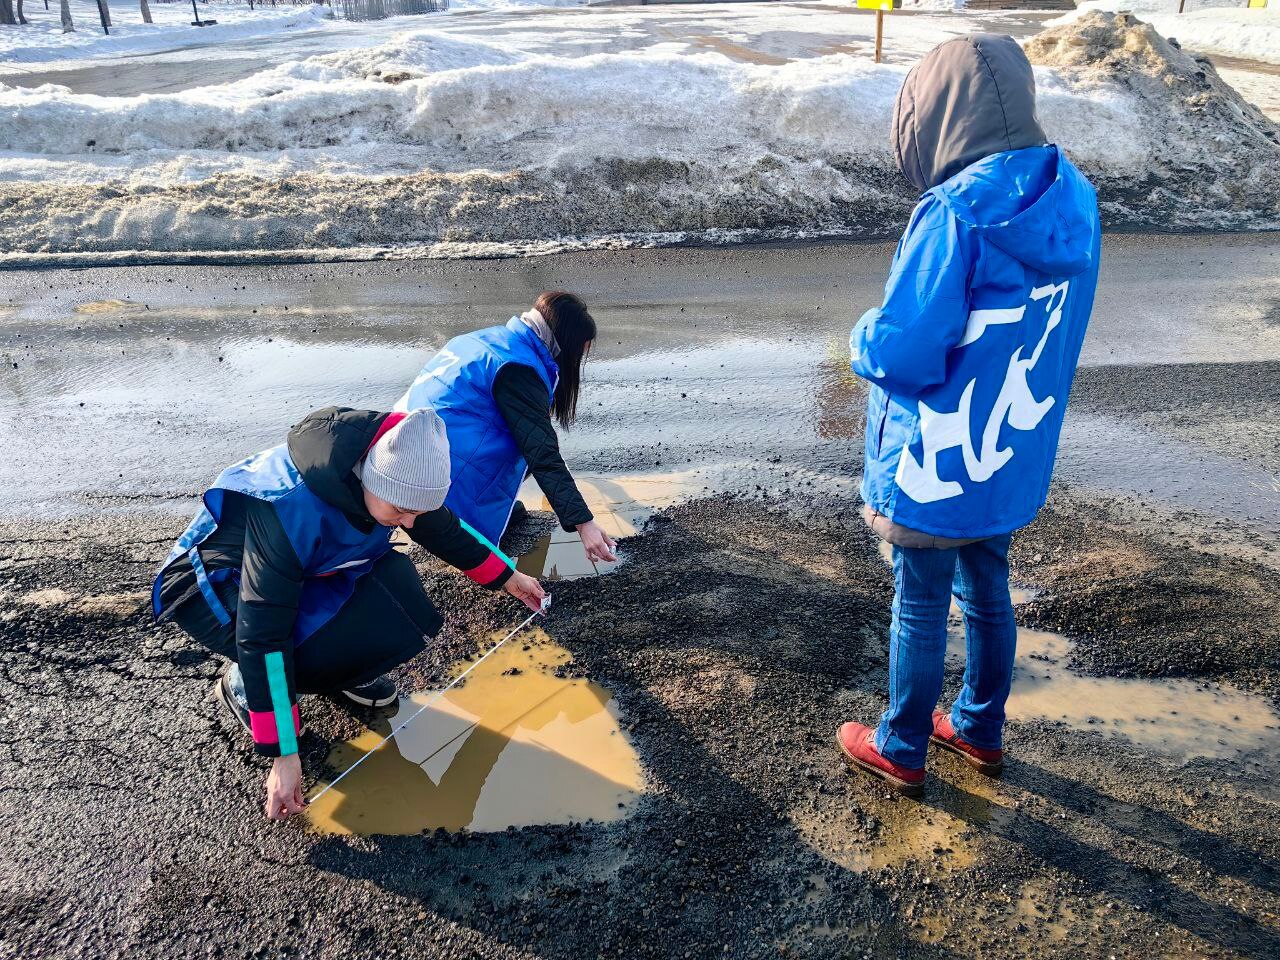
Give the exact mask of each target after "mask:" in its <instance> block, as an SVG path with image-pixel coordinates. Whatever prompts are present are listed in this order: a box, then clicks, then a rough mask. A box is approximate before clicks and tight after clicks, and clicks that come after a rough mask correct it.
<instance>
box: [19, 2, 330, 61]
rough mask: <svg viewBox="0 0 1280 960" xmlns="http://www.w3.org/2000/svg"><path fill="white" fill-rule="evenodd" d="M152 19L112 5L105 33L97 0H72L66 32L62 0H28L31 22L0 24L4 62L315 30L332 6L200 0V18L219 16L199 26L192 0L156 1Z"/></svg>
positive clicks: (134, 9)
mask: <svg viewBox="0 0 1280 960" xmlns="http://www.w3.org/2000/svg"><path fill="white" fill-rule="evenodd" d="M149 6H150V9H151V19H152V22H151V23H143V22H142V14H141V12H140V9H139V6H138V4H136V3H121V2H119V0H116V2H115V3H112V4H110V10H111V28H110V29H111V33H110V34H109V35H104V34H103V32H102V25H101V21H100V19H99V16H98V8H97V4H96V3H89V2H86V0H71V3H70V7H71V16H72V20H73V22H74V24H75V30H74V32H72V33H63V32H62V20H61V18H60V16H59V10H58V2H57V0H50V3H49V9H48V10H45V9H44V6H43V4H39V3H35V2H32V0H28V2H27V3H26V4H25V13H26V17H27V19H28V20H29V21H31V22H30V23H29V24H27V25H25V26H18V27H0V63H15V64H16V63H49V62H54V61H58V60H73V59H74V60H80V59H92V58H101V57H117V56H132V55H137V54H140V53H150V52H153V51H157V50H176V49H181V48H184V47H192V46H204V47H214V46H216V45H217V44H219V43H224V42H226V41H227V40H230V39H233V38H240V39H242V38H246V37H261V36H267V35H269V34H272V33H278V32H280V31H284V30H307V29H314V28H315V27H317V26H318V25H319V24H320V23H321V21H323V19H324V18H325V16H326V15H327V13H328V8H327V7H323V6H318V5H315V4H310V3H308V4H304V5H299V6H275V7H272V6H258V7H257V9H255V10H250V9H249V5H248V4H247V3H201V4H199V5H198V6H199V9H200V19H201V20H217V21H218V22H217V23H216V24H214V25H213V26H208V27H194V26H192V25H191V24H192V21H193V19H194V16H193V14H192V10H191V4H190V3H189V2H187V3H180V2H175V3H162V2H158V0H152V2H151V3H150V4H149Z"/></svg>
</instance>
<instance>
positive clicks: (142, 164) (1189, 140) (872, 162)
mask: <svg viewBox="0 0 1280 960" xmlns="http://www.w3.org/2000/svg"><path fill="white" fill-rule="evenodd" d="M1031 53H1032V57H1033V60H1034V61H1037V62H1039V63H1042V64H1044V65H1045V66H1043V67H1041V68H1038V70H1037V78H1038V83H1039V86H1040V111H1041V118H1042V120H1043V122H1044V125H1045V127H1046V129H1047V130H1048V131H1049V133H1050V135H1051V136H1052V137H1053V138H1054V139H1055V140H1056V141H1057V142H1059V143H1061V144H1063V145H1064V146H1065V147H1066V149H1067V150H1068V151H1069V153H1070V154H1071V156H1072V157H1073V158H1074V159H1075V160H1076V162H1077V163H1079V164H1080V166H1081V167H1082V168H1083V169H1084V170H1085V171H1086V172H1087V173H1088V174H1089V175H1090V176H1091V177H1093V178H1094V180H1095V182H1097V183H1098V185H1099V187H1100V190H1101V193H1102V196H1103V198H1104V201H1105V203H1106V209H1107V210H1108V213H1109V218H1110V222H1111V223H1112V224H1113V225H1116V224H1131V225H1138V224H1143V225H1154V226H1162V227H1174V228H1179V227H1181V228H1187V229H1197V228H1225V227H1274V226H1280V206H1278V205H1280V183H1277V182H1276V178H1277V177H1280V148H1278V147H1277V141H1278V140H1280V133H1278V132H1277V129H1276V127H1275V126H1274V125H1273V124H1271V123H1270V122H1269V121H1267V120H1265V119H1264V118H1263V117H1262V116H1261V115H1260V114H1258V112H1257V111H1256V110H1254V109H1253V108H1252V107H1249V106H1248V105H1247V104H1245V103H1244V102H1243V101H1242V100H1240V98H1239V97H1238V96H1237V95H1236V94H1235V93H1234V92H1233V91H1231V90H1230V89H1229V88H1227V87H1226V86H1225V85H1224V84H1222V83H1221V82H1220V81H1219V80H1218V79H1217V77H1216V75H1214V73H1213V71H1212V68H1207V67H1202V66H1201V65H1199V64H1197V63H1196V62H1195V61H1194V60H1193V59H1192V58H1190V57H1189V56H1187V55H1186V54H1184V53H1182V52H1180V51H1178V50H1176V49H1174V48H1173V47H1171V46H1170V45H1169V44H1167V43H1165V42H1164V41H1163V40H1161V39H1160V38H1159V37H1158V36H1156V34H1155V33H1154V32H1153V31H1151V29H1150V27H1147V26H1146V25H1143V24H1138V23H1137V22H1136V21H1133V20H1132V18H1126V17H1115V18H1106V17H1103V16H1102V15H1100V14H1092V15H1091V16H1089V17H1086V18H1083V19H1082V20H1080V21H1078V22H1077V23H1073V24H1069V25H1066V26H1063V27H1058V28H1055V29H1054V30H1051V31H1049V32H1048V33H1046V34H1045V35H1043V36H1042V37H1041V38H1038V39H1037V40H1035V41H1033V43H1032V44H1031ZM904 74H905V69H904V68H903V67H899V66H889V65H880V66H877V65H875V64H872V63H870V62H869V61H867V60H866V59H865V58H858V57H854V56H849V55H845V54H835V55H831V56H825V57H820V58H816V59H809V60H800V61H796V62H791V63H786V64H783V65H780V66H766V65H760V64H754V63H742V62H738V61H734V60H730V59H728V58H726V57H724V56H722V55H720V54H717V53H689V52H688V50H687V48H686V47H685V46H684V45H683V44H674V43H673V44H658V45H656V46H650V47H648V48H645V49H641V50H638V51H631V52H626V53H610V54H596V55H590V56H582V57H577V58H572V59H566V58H560V57H552V56H546V55H541V54H534V53H530V52H528V51H521V50H517V49H514V48H511V47H507V46H502V45H500V44H493V43H488V42H485V41H483V40H479V39H475V38H462V37H459V36H455V35H446V34H444V33H440V32H438V31H433V30H416V31H412V32H410V33H408V34H405V35H401V36H399V37H397V38H396V39H395V40H394V41H393V42H391V43H388V44H385V45H384V46H382V47H378V48H374V49H364V50H354V51H346V52H342V53H336V54H328V55H325V56H320V57H313V58H310V59H308V60H304V61H300V62H296V63H291V64H287V65H285V66H282V67H279V68H275V69H272V70H268V71H264V72H263V73H260V74H257V75H255V76H253V77H251V78H249V79H247V80H244V81H241V82H238V83H234V84H226V85H222V86H218V87H205V88H198V89H194V90H189V91H185V92H183V93H179V94H172V95H164V96H143V97H137V98H130V99H111V98H101V97H91V96H76V95H72V94H70V93H69V92H68V91H66V89H65V88H60V87H53V86H46V87H41V88H38V89H35V90H12V89H0V143H4V144H6V145H8V147H9V148H10V152H8V153H4V154H0V176H3V177H5V178H7V180H8V182H7V183H3V184H0V243H3V244H4V245H5V247H6V248H7V249H9V250H17V251H28V252H37V251H118V250H130V249H142V250H170V251H178V250H243V249H303V248H306V249H317V248H331V247H367V246H387V245H397V244H414V245H426V246H430V245H433V244H439V243H441V242H446V243H451V244H455V245H458V247H460V248H463V249H476V247H475V245H477V244H479V245H484V249H485V250H486V251H488V252H493V250H494V247H493V244H509V245H512V247H513V248H526V249H527V245H528V244H531V243H532V244H536V243H542V242H554V243H557V244H564V243H566V242H571V241H573V240H574V239H576V240H578V241H581V242H583V243H600V242H606V238H615V239H616V238H618V237H622V238H625V239H626V241H627V242H643V240H644V238H645V237H652V236H654V235H662V236H663V238H664V239H671V238H673V237H676V238H678V237H682V236H683V237H693V238H707V237H714V236H722V235H724V233H725V232H726V231H736V233H735V234H734V235H735V236H737V237H739V238H740V237H742V236H744V234H743V233H742V232H743V231H747V234H746V235H755V236H770V235H777V234H778V233H780V232H783V233H785V232H790V233H799V234H804V235H815V234H832V235H844V236H850V235H852V236H868V237H873V236H886V235H891V234H892V233H894V232H895V231H897V230H898V229H900V227H901V225H902V223H903V222H904V220H905V217H906V215H907V213H908V212H909V210H910V208H911V206H912V204H913V202H914V199H915V198H914V196H912V194H911V193H910V191H909V188H908V187H907V186H906V184H905V182H904V181H903V180H902V178H901V177H900V175H899V174H898V173H897V171H896V168H895V166H894V162H893V159H892V157H891V156H890V151H889V147H888V128H889V117H890V113H891V110H892V104H893V99H894V96H895V95H896V92H897V89H898V87H899V86H900V84H901V81H902V77H903V76H904ZM24 179H25V180H26V181H27V182H21V181H22V180H24ZM59 180H61V181H63V182H58V181H59Z"/></svg>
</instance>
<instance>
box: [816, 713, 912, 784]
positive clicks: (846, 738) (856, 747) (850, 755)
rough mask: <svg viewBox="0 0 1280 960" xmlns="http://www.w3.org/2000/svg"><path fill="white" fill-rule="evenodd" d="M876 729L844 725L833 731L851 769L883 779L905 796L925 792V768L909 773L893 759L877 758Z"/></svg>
mask: <svg viewBox="0 0 1280 960" xmlns="http://www.w3.org/2000/svg"><path fill="white" fill-rule="evenodd" d="M875 733H876V732H875V730H873V729H872V728H871V727H868V726H866V725H865V724H861V723H843V724H841V725H840V729H839V730H837V731H836V743H838V744H840V751H841V752H842V753H843V754H844V759H845V762H846V763H847V764H849V766H850V767H851V768H857V769H861V770H865V771H866V772H867V773H869V774H871V775H872V776H875V777H879V778H880V779H881V780H884V781H885V782H886V783H888V784H889V786H891V787H893V789H894V790H896V791H898V793H900V794H902V795H903V796H904V797H918V796H920V795H922V794H923V793H924V767H921V768H920V769H918V770H912V769H911V768H910V767H900V766H898V765H897V764H896V763H894V762H893V761H892V760H888V759H886V758H884V757H882V756H880V751H879V750H877V749H876V742H875Z"/></svg>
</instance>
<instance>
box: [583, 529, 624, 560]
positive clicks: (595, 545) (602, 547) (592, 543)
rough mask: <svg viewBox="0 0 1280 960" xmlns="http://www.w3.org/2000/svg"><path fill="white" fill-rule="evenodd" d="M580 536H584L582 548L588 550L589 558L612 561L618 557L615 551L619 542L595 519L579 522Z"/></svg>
mask: <svg viewBox="0 0 1280 960" xmlns="http://www.w3.org/2000/svg"><path fill="white" fill-rule="evenodd" d="M578 536H579V537H581V538H582V549H584V550H586V551H587V559H588V560H607V561H609V562H610V563H612V562H613V561H614V560H617V559H618V558H617V556H616V555H615V554H614V552H613V551H614V550H615V549H616V548H617V544H615V543H614V542H613V540H612V539H610V537H609V535H608V534H607V533H605V532H604V531H603V530H601V529H600V524H598V523H596V522H595V521H594V520H588V521H587V522H586V523H580V524H578Z"/></svg>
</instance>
